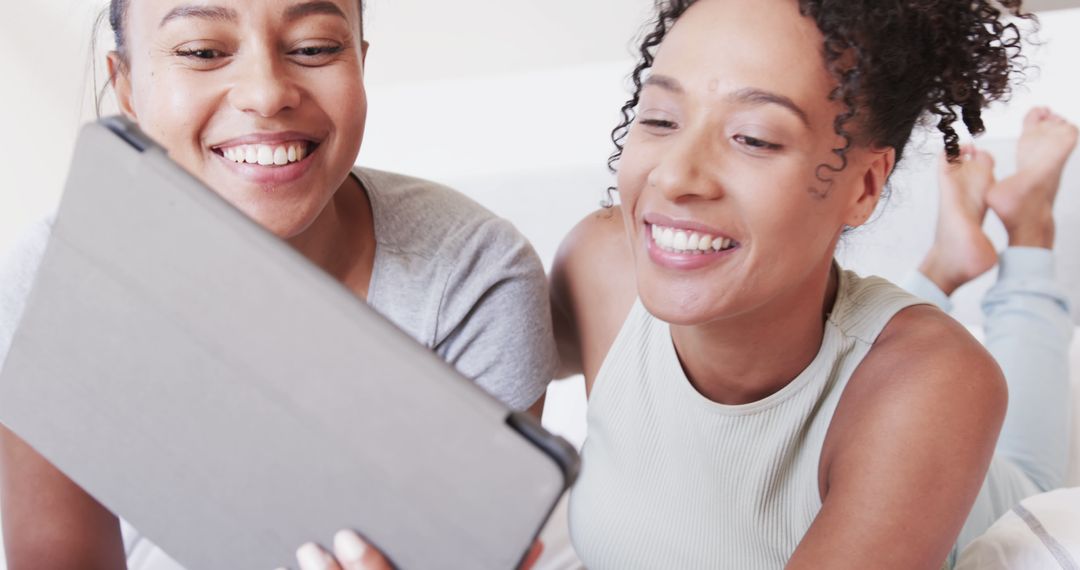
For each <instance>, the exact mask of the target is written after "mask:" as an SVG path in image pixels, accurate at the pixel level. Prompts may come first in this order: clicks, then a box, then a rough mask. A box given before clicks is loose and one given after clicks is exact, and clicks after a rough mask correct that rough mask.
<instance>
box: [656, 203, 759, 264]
mask: <svg viewBox="0 0 1080 570" xmlns="http://www.w3.org/2000/svg"><path fill="white" fill-rule="evenodd" d="M642 227H643V231H642V236H643V241H644V243H645V248H646V251H647V252H648V254H649V259H651V260H652V261H653V262H654V263H656V264H657V265H660V266H662V267H665V268H668V269H676V270H695V269H701V268H704V267H709V266H712V265H713V264H716V263H720V262H722V261H724V260H726V259H728V258H729V257H731V256H732V255H734V254H735V253H736V251H737V250H738V249H739V248H740V247H741V244H740V243H739V242H738V241H737V240H735V239H734V238H732V237H730V236H728V235H725V233H724V232H722V231H720V230H717V229H714V228H711V227H708V226H706V225H703V224H699V223H696V222H689V221H676V220H672V219H670V218H666V217H664V216H660V215H658V214H649V215H647V216H645V221H644V222H643V224H642Z"/></svg>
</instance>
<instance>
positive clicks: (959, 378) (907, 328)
mask: <svg viewBox="0 0 1080 570" xmlns="http://www.w3.org/2000/svg"><path fill="white" fill-rule="evenodd" d="M1007 400H1008V395H1007V389H1006V385H1005V378H1004V376H1003V375H1002V373H1001V369H1000V368H999V367H998V365H997V363H996V362H995V361H994V358H993V357H992V356H991V355H990V353H989V352H987V350H986V349H985V348H984V347H983V346H982V345H981V344H980V343H979V342H978V341H977V340H976V339H975V338H974V337H972V336H971V334H970V333H969V332H968V331H967V329H965V328H964V327H963V326H962V325H960V323H958V322H956V321H955V320H954V319H952V318H951V317H949V316H948V315H946V314H945V313H943V312H941V311H940V310H938V309H937V308H935V307H931V306H928V305H917V306H914V307H909V308H907V309H904V310H903V311H900V312H899V313H897V315H896V316H895V317H893V319H892V320H891V321H890V322H889V324H888V325H887V326H886V327H885V329H884V330H883V331H882V333H881V335H880V336H878V338H877V340H876V341H875V342H874V346H873V348H871V349H870V352H869V353H868V354H867V356H866V358H864V359H863V361H862V363H861V364H860V365H859V367H858V368H857V369H856V371H855V373H854V374H853V375H852V377H851V379H850V381H849V383H848V386H847V388H846V389H845V390H844V394H843V396H842V397H841V399H840V403H839V405H838V406H837V409H836V413H835V415H834V416H833V421H832V425H831V426H830V429H829V435H828V437H827V439H826V449H825V450H823V456H825V455H826V454H827V453H829V452H835V451H838V449H839V447H838V446H843V445H846V444H848V443H851V442H852V441H853V440H855V439H858V438H866V437H875V434H878V435H880V436H881V437H886V436H887V431H888V429H889V428H886V427H885V426H886V424H887V423H889V422H893V423H894V424H895V425H892V427H902V426H907V427H910V426H908V424H912V425H921V426H928V425H937V426H939V427H945V425H946V424H948V425H950V426H952V427H956V428H961V427H962V428H965V430H967V429H970V430H972V431H970V432H967V433H973V434H974V433H978V434H981V435H979V436H978V438H980V439H982V440H984V441H982V443H984V444H985V443H989V445H990V447H992V446H993V442H994V441H995V440H996V436H997V432H998V429H999V428H1000V424H1001V421H1002V419H1003V417H1004V413H1005V407H1006V404H1007ZM878 426H880V427H882V428H884V429H885V433H879V431H878V429H876V428H877V427H878ZM930 431H933V430H930ZM909 433H910V434H911V437H918V436H919V435H920V434H921V433H923V432H922V431H921V430H915V431H910V432H909ZM925 435H926V436H927V437H930V438H933V437H936V435H935V434H933V433H929V432H928V433H925ZM969 443H975V442H969ZM984 447H985V446H984ZM823 463H824V462H823ZM823 466H824V465H823Z"/></svg>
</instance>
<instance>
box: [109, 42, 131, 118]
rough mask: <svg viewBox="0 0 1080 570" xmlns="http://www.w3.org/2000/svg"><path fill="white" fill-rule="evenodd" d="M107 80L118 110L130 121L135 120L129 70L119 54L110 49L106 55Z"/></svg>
mask: <svg viewBox="0 0 1080 570" xmlns="http://www.w3.org/2000/svg"><path fill="white" fill-rule="evenodd" d="M108 64H109V82H110V83H111V84H112V88H113V93H115V94H116V103H117V105H119V107H120V112H121V113H123V114H124V116H125V117H127V118H128V119H131V120H132V121H137V120H138V117H137V116H136V114H135V104H134V102H133V101H132V97H131V72H130V70H129V69H128V66H127V64H126V63H124V60H123V58H121V57H120V54H119V53H117V52H115V51H110V52H109V55H108Z"/></svg>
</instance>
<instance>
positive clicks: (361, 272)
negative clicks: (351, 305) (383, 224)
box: [288, 175, 375, 299]
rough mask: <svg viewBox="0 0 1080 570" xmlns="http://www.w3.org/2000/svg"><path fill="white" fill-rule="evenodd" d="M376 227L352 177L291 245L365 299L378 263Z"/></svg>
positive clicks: (360, 187)
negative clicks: (372, 273)
mask: <svg viewBox="0 0 1080 570" xmlns="http://www.w3.org/2000/svg"><path fill="white" fill-rule="evenodd" d="M374 225H375V224H374V220H373V216H372V212H371V202H370V201H369V200H368V196H367V193H366V192H365V191H364V189H363V187H362V186H361V185H360V182H359V181H358V180H357V179H356V178H355V177H354V176H351V175H350V176H349V177H347V178H346V179H345V182H344V183H343V184H342V185H341V187H340V188H339V189H338V191H337V192H335V193H334V196H333V197H332V198H331V199H330V202H329V203H327V205H326V207H325V208H323V211H322V212H321V213H319V216H318V217H317V218H315V221H314V222H312V224H311V225H310V226H309V227H308V228H307V229H305V230H304V231H303V232H300V233H299V234H297V235H295V236H293V237H291V238H289V239H288V242H289V244H290V245H292V246H293V248H295V249H296V250H297V251H299V252H300V253H301V254H302V255H303V256H304V257H306V258H308V259H309V260H310V261H311V262H312V263H314V264H316V265H318V266H319V267H320V268H322V269H323V271H326V272H327V273H329V274H330V275H331V276H332V277H334V278H335V279H337V280H338V281H340V282H342V283H343V284H344V285H345V286H346V287H348V288H349V289H351V290H352V291H353V292H355V293H356V294H357V295H359V296H360V297H361V298H364V299H366V298H367V292H368V286H369V285H370V282H371V271H372V267H373V266H374V262H375V228H374Z"/></svg>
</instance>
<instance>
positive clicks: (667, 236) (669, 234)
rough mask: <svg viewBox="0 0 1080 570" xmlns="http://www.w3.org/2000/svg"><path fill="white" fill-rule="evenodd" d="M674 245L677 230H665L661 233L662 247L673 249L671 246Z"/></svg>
mask: <svg viewBox="0 0 1080 570" xmlns="http://www.w3.org/2000/svg"><path fill="white" fill-rule="evenodd" d="M674 244H675V230H672V229H671V228H664V230H663V231H662V232H660V245H662V246H664V247H666V248H671V246H672V245H674Z"/></svg>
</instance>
